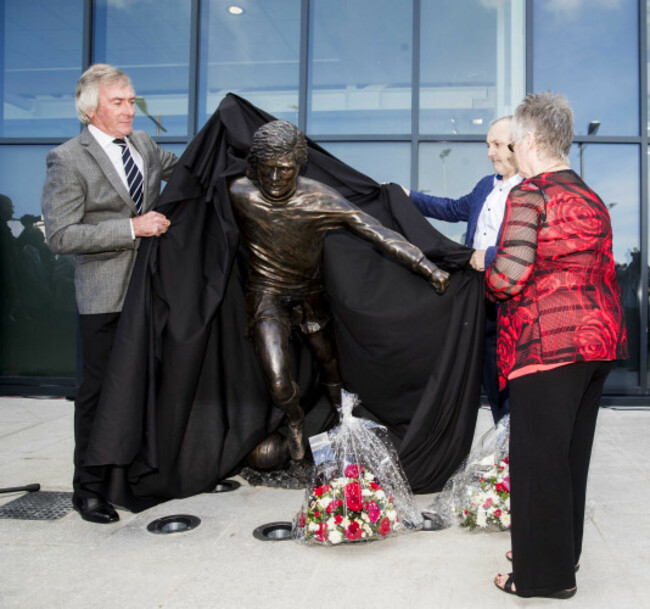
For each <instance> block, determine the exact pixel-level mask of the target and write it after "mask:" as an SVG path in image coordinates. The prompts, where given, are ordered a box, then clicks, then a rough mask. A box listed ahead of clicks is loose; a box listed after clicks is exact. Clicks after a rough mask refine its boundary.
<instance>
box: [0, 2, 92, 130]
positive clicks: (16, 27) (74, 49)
mask: <svg viewBox="0 0 650 609" xmlns="http://www.w3.org/2000/svg"><path fill="white" fill-rule="evenodd" d="M0 32H1V36H2V43H1V44H0V66H1V67H2V81H0V82H1V83H2V84H0V97H1V98H2V106H1V110H0V112H1V113H2V114H1V117H0V118H1V119H2V120H0V137H48V136H50V137H70V136H73V135H76V134H77V133H79V120H78V119H77V114H76V112H75V109H74V89H75V84H76V83H77V79H78V78H79V74H81V58H82V43H83V2H69V1H68V0H31V1H30V2H18V1H16V0H13V1H11V0H10V1H5V0H0Z"/></svg>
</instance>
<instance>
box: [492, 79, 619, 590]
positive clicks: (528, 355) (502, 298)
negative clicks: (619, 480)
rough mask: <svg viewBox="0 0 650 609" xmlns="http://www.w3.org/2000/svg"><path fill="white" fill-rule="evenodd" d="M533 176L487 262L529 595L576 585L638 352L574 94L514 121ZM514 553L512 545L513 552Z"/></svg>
mask: <svg viewBox="0 0 650 609" xmlns="http://www.w3.org/2000/svg"><path fill="white" fill-rule="evenodd" d="M511 131H512V139H511V143H510V147H511V149H513V151H514V154H515V161H516V164H517V167H518V168H519V173H520V174H521V175H522V176H524V177H525V178H526V179H524V181H523V182H522V183H521V184H520V185H519V186H516V187H515V188H513V189H512V191H511V192H510V196H509V198H508V203H507V206H506V213H505V217H504V220H503V233H502V236H501V240H500V243H499V249H498V252H497V256H496V258H495V261H494V263H493V264H492V266H491V267H490V270H489V272H488V274H487V277H486V280H487V290H488V297H489V298H491V299H492V300H494V301H496V302H500V303H501V306H500V312H499V331H498V343H497V358H498V364H499V375H500V383H501V384H502V385H505V383H506V382H508V383H509V385H510V410H511V414H510V425H511V431H510V481H511V515H512V530H511V533H512V554H511V556H512V561H513V573H511V574H509V575H507V576H506V575H498V576H497V578H496V579H495V584H496V585H497V586H498V587H499V588H501V589H502V590H505V591H506V592H511V593H513V594H518V595H519V596H526V597H529V596H551V597H553V598H569V597H571V596H573V594H575V592H576V580H575V571H577V568H578V564H579V559H580V552H581V550H582V533H583V521H584V505H585V492H586V485H587V472H588V469H589V460H590V456H591V447H592V443H593V437H594V432H595V428H596V419H597V416H598V408H599V404H600V397H601V394H602V389H603V385H604V383H605V379H606V378H607V375H608V374H609V372H610V370H611V369H612V368H613V366H614V363H613V362H614V360H616V359H621V358H625V357H627V340H626V330H625V320H624V317H623V308H622V306H621V299H620V289H619V287H618V284H617V282H616V274H615V269H614V258H613V254H612V228H611V223H610V218H609V213H608V211H607V208H606V207H605V205H604V204H603V202H602V201H601V200H600V198H599V197H598V195H596V193H594V192H593V191H592V190H591V189H590V188H589V187H588V186H587V185H586V184H585V183H584V182H583V181H582V180H581V179H580V177H579V176H578V175H577V174H576V173H575V172H573V171H572V170H571V169H570V168H569V164H568V154H569V150H570V148H571V142H572V139H573V114H572V112H571V108H570V107H569V105H568V103H567V101H566V99H565V98H564V97H563V96H561V95H556V96H554V95H552V94H551V93H550V92H546V93H539V94H531V95H529V96H527V97H526V99H525V100H524V101H523V102H522V104H521V105H520V106H519V107H518V108H517V111H516V113H515V117H514V120H513V121H512V123H511ZM509 557H510V554H509Z"/></svg>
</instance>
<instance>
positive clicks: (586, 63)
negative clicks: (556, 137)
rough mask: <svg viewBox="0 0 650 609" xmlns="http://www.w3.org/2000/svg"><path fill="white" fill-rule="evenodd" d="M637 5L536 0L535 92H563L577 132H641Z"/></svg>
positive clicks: (629, 2) (632, 2)
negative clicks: (592, 128)
mask: <svg viewBox="0 0 650 609" xmlns="http://www.w3.org/2000/svg"><path fill="white" fill-rule="evenodd" d="M638 5H639V3H638V2H637V1H636V0H620V1H616V2H608V1H605V0H595V1H593V2H533V24H534V35H533V43H534V48H533V61H534V67H533V78H534V83H533V90H534V91H544V90H547V89H550V90H552V91H555V92H559V93H564V94H565V95H566V96H567V97H568V99H569V102H570V103H571V106H572V107H573V111H574V113H575V129H576V134H577V135H586V134H587V129H588V125H589V123H590V122H591V121H594V120H598V121H600V122H601V127H600V130H599V132H598V135H637V134H638V133H639V47H638V44H639V38H638V32H639V14H638V12H639V11H638Z"/></svg>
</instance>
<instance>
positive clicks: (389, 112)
mask: <svg viewBox="0 0 650 609" xmlns="http://www.w3.org/2000/svg"><path fill="white" fill-rule="evenodd" d="M412 32H413V13H412V7H411V2H395V1H394V0H376V1H375V2H373V3H372V6H370V5H369V4H367V3H364V2H349V1H348V0H313V2H312V3H311V12H310V33H311V36H310V38H311V41H312V48H311V52H310V64H309V70H310V90H309V110H308V116H307V130H308V131H309V133H314V134H325V133H336V134H352V133H410V131H411V72H412V58H413V48H412V47H413V45H412V39H413V33H412Z"/></svg>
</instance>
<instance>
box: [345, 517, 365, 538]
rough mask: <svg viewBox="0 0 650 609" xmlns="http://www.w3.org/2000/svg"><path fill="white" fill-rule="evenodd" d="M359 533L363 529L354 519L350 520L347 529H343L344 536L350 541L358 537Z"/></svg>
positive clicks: (359, 536)
mask: <svg viewBox="0 0 650 609" xmlns="http://www.w3.org/2000/svg"><path fill="white" fill-rule="evenodd" d="M361 533H363V531H362V530H361V527H360V526H359V523H358V522H356V521H352V522H351V523H350V526H349V527H348V528H347V529H345V536H346V537H347V538H348V539H349V540H350V541H356V540H357V539H360V538H361Z"/></svg>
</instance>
